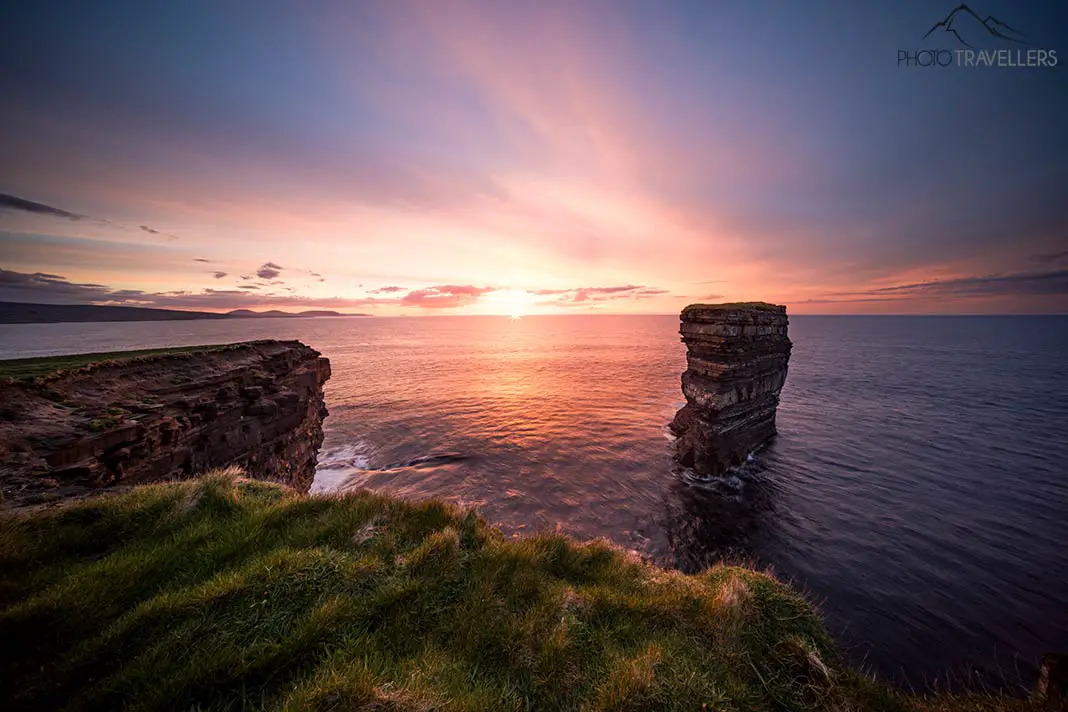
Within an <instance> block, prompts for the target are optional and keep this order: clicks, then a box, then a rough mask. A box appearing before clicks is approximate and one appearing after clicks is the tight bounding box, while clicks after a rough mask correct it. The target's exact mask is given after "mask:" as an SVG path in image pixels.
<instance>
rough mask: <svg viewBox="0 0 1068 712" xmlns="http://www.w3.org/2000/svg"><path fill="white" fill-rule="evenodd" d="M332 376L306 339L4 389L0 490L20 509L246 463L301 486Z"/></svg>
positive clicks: (117, 364) (108, 364)
mask: <svg viewBox="0 0 1068 712" xmlns="http://www.w3.org/2000/svg"><path fill="white" fill-rule="evenodd" d="M329 377H330V362H329V361H328V360H327V359H325V358H322V357H320V355H319V352H318V351H315V350H314V349H312V348H310V347H308V346H305V345H304V344H302V343H300V342H299V341H255V342H248V343H241V344H232V345H228V346H223V347H205V348H204V349H203V350H197V351H191V352H183V353H173V354H162V355H154V356H145V357H139V358H131V359H119V360H112V361H104V362H101V363H97V364H92V365H89V366H86V367H84V368H80V369H77V370H74V371H69V372H60V373H54V374H51V375H48V376H44V377H41V378H37V379H34V380H21V381H19V380H14V381H9V382H6V383H5V382H0V404H2V406H3V407H2V408H0V486H2V487H3V491H4V495H5V499H6V500H7V501H8V502H9V503H11V502H15V503H18V502H19V501H20V500H21V501H32V500H33V499H41V496H42V495H46V496H47V495H49V494H50V495H51V496H52V498H56V497H57V496H58V497H66V496H72V495H78V494H83V493H86V492H89V491H93V490H96V489H99V488H101V487H107V486H111V485H125V484H141V483H145V482H155V481H159V480H166V479H175V478H186V477H191V476H195V475H197V474H200V473H202V472H204V471H205V470H207V469H210V468H215V467H225V466H228V465H240V466H241V467H243V468H244V469H245V470H246V472H247V473H248V475H249V476H250V477H254V478H257V479H262V480H270V481H274V482H281V483H284V484H287V485H290V486H292V487H295V488H297V489H299V490H301V491H306V490H307V489H308V488H309V487H310V485H311V482H312V479H313V478H314V476H315V465H316V456H317V453H318V450H319V447H320V445H322V442H323V427H322V422H323V418H324V417H325V416H326V414H327V410H326V406H325V404H324V401H323V389H322V386H323V383H324V382H325V381H326V380H327V379H328V378H329Z"/></svg>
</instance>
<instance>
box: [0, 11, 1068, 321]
mask: <svg viewBox="0 0 1068 712" xmlns="http://www.w3.org/2000/svg"><path fill="white" fill-rule="evenodd" d="M955 5H956V3H954V2H945V3H942V2H932V1H931V0H885V1H883V0H879V1H877V2H876V1H873V2H865V3H846V2H837V1H831V0H825V1H820V2H811V3H800V2H795V1H793V0H783V1H781V2H771V1H768V2H750V1H749V0H744V1H743V0H737V1H734V0H720V1H717V2H712V1H711V0H693V1H683V0H676V1H673V2H652V1H650V0H634V1H629V0H611V1H605V2H601V1H598V0H538V1H537V2H533V1H530V2H527V1H523V0H509V1H505V0H495V1H492V2H491V1H487V2H465V1H462V0H440V2H438V1H435V2H427V1H419V0H411V1H408V0H382V1H381V2H378V1H368V2H361V1H359V0H350V1H348V2H341V1H332V0H323V1H322V2H314V3H307V2H277V1H275V0H257V1H256V2H254V3H253V2H240V1H239V2H215V1H214V0H213V1H203V0H184V1H183V2H174V1H167V2H157V1H153V0H134V1H130V2H121V1H119V0H94V2H52V1H50V0H38V1H36V2H32V3H31V2H13V3H4V4H3V5H2V6H0V97H2V101H0V301H4V300H6V301H20V302H36V303H63V304H75V303H77V304H88V303H93V304H126V305H133V306H153V307H165V308H178V309H200V310H208V311H226V310H230V309H235V308H252V309H270V308H281V309H286V310H291V311H292V310H302V309H336V310H338V311H343V312H364V313H371V314H376V315H439V314H511V315H522V314H536V313H595V312H603V313H675V312H677V311H679V310H680V309H681V308H682V307H683V306H685V305H686V304H689V303H693V302H723V301H740V300H765V301H771V302H775V303H779V304H786V305H787V307H788V309H789V310H790V312H791V313H797V314H805V313H827V314H834V313H850V314H867V313H891V314H908V313H1068V188H1066V186H1068V129H1066V128H1065V127H1066V126H1068V5H1066V4H1064V3H1060V2H1011V1H1000V0H974V2H970V3H969V7H970V8H971V9H974V11H975V13H977V15H978V16H977V17H971V16H968V15H967V13H963V14H959V16H956V17H955V18H953V19H952V20H951V21H950V23H949V24H948V29H951V30H954V31H955V32H954V33H949V32H947V31H946V28H942V27H935V25H936V23H938V22H939V21H940V20H944V19H945V18H946V17H947V16H948V15H949V13H950V12H951V11H952V10H953V9H954V7H955ZM991 15H992V16H994V18H995V19H996V20H997V21H998V22H1000V23H1004V25H1007V26H1009V27H1010V28H1011V31H1009V30H1005V31H1004V32H1000V33H999V34H1001V35H1002V36H1000V37H999V36H995V34H994V33H992V32H990V31H989V30H988V29H987V28H988V27H994V28H1002V27H1004V25H998V24H995V23H992V22H988V23H987V24H986V25H984V24H982V23H981V22H980V18H986V17H987V16H991ZM931 29H934V32H932V34H931V35H929V36H927V37H926V38H925V37H924V34H925V33H927V32H928V30H931ZM1013 33H1015V34H1013ZM965 43H967V44H965ZM967 47H970V48H971V49H973V50H976V51H990V52H991V53H992V52H993V51H995V50H1008V52H1010V53H1012V55H1013V57H1018V56H1019V55H1017V54H1016V52H1017V50H1019V51H1020V52H1021V53H1022V54H1023V55H1025V58H1026V54H1027V52H1028V51H1029V50H1042V51H1043V52H1049V51H1053V52H1055V53H1057V54H1059V55H1060V57H1059V63H1058V64H1057V66H1014V67H999V66H957V65H956V64H951V65H950V66H944V67H943V66H926V67H921V66H915V65H913V66H909V65H908V63H907V62H906V63H905V64H901V63H900V62H899V60H898V58H899V52H901V51H905V52H907V53H912V54H913V55H915V53H916V52H918V51H919V50H923V49H935V50H943V49H944V50H949V52H948V53H946V54H943V55H940V56H941V57H942V58H948V57H950V56H952V57H953V58H954V60H956V57H957V56H958V55H957V53H956V51H957V50H962V51H963V50H964V49H966V48H967Z"/></svg>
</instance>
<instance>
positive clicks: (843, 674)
mask: <svg viewBox="0 0 1068 712" xmlns="http://www.w3.org/2000/svg"><path fill="white" fill-rule="evenodd" d="M0 571H3V576H2V577H0V641H3V644H2V645H0V700H5V701H6V707H5V709H26V710H31V709H32V710H43V709H57V708H63V709H71V710H114V709H120V708H128V709H138V710H178V709H184V710H188V709H201V710H207V709H213V710H224V709H228V710H237V709H269V710H305V709H313V710H350V709H361V710H438V709H440V710H468V709H471V710H476V709H477V710H554V709H583V710H624V709H626V710H702V709H708V710H734V711H742V710H842V711H844V710H913V709H916V710H921V709H923V710H987V709H1009V708H1019V709H1028V707H1027V704H1026V703H1025V702H1023V701H1011V700H1001V699H997V698H990V697H972V698H947V697H942V698H932V699H921V698H916V697H909V696H905V695H903V694H900V693H897V692H894V691H892V690H890V689H889V688H887V687H885V686H883V685H881V684H879V683H876V682H874V681H873V680H871V679H870V678H868V677H866V676H864V675H863V674H861V673H859V672H857V671H855V670H852V669H850V668H849V667H847V666H846V665H845V664H844V663H843V662H842V661H841V660H840V659H839V657H838V655H837V653H836V652H835V649H834V646H833V644H832V642H831V641H830V639H829V638H828V636H827V634H826V632H825V631H824V629H823V626H822V625H821V622H820V620H819V618H818V616H817V615H816V613H815V612H814V611H813V609H812V608H811V607H810V606H809V605H808V604H807V603H806V602H805V601H804V600H803V599H802V598H801V597H800V596H799V595H798V594H797V593H796V592H794V591H793V590H791V589H790V588H789V587H787V586H785V585H783V584H781V583H779V582H777V581H776V580H774V579H773V578H770V577H768V576H765V575H763V574H760V573H757V572H754V571H751V570H749V569H745V568H739V567H732V566H717V567H715V568H713V569H710V570H709V571H707V572H705V573H703V574H700V575H695V576H688V575H684V574H681V573H678V572H673V571H664V570H661V569H658V568H655V567H653V566H649V565H647V564H644V563H642V562H640V561H638V560H636V559H635V558H633V557H630V556H628V555H627V554H626V553H624V552H622V551H620V550H619V549H617V548H614V547H612V546H610V545H608V544H606V543H603V542H592V543H583V544H580V543H576V542H574V541H572V540H570V539H568V538H567V537H565V536H563V535H559V534H542V535H538V536H535V537H531V538H526V539H520V540H512V539H506V538H504V537H503V536H502V535H501V534H500V533H499V532H498V531H496V530H495V529H493V528H491V527H490V526H488V525H487V524H486V523H485V522H484V521H482V520H481V519H479V518H478V517H477V516H475V515H474V514H472V513H465V512H462V511H459V510H456V509H452V508H450V507H447V506H445V505H443V504H441V503H437V502H426V503H421V504H411V503H405V502H401V501H398V500H394V499H389V498H386V497H382V496H377V495H373V494H369V493H366V492H359V493H351V494H347V495H342V496H337V497H307V496H303V495H299V494H296V493H294V492H292V491H290V490H288V489H286V488H283V487H279V486H275V485H270V484H266V483H262V482H256V481H249V480H243V479H240V478H235V477H234V474H233V473H223V474H219V475H214V476H209V477H206V478H204V479H201V480H198V481H191V482H185V483H180V484H166V485H152V486H145V487H139V488H136V489H134V490H132V491H129V492H127V493H124V494H120V495H116V496H109V497H98V498H95V499H91V500H86V501H82V502H78V503H74V504H71V505H68V506H62V507H56V508H53V509H45V510H40V511H37V512H34V513H28V514H22V515H18V516H7V517H4V518H0Z"/></svg>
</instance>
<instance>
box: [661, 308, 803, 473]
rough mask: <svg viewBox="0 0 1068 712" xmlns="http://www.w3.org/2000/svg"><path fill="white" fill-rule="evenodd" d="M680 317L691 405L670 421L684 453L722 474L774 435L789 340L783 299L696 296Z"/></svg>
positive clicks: (686, 459)
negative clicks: (701, 299) (728, 300)
mask: <svg viewBox="0 0 1068 712" xmlns="http://www.w3.org/2000/svg"><path fill="white" fill-rule="evenodd" d="M681 320H682V323H681V326H680V328H679V333H680V334H681V335H682V341H683V342H684V343H685V344H686V365H687V368H686V371H685V373H683V374H682V392H683V395H685V396H686V405H685V406H684V407H683V408H682V409H681V410H679V412H678V413H676V414H675V419H674V420H673V421H672V423H671V429H672V431H673V432H674V433H675V435H677V436H678V440H677V452H678V457H679V461H680V462H681V463H682V464H683V465H684V466H686V467H692V468H693V469H694V471H695V472H697V473H698V474H700V475H721V474H723V473H724V472H726V471H727V470H728V469H729V468H731V467H737V466H738V465H741V464H742V463H743V462H745V460H746V458H747V457H748V456H749V455H750V454H751V453H752V452H754V451H755V450H756V449H757V448H759V447H760V446H761V445H763V444H764V443H766V442H767V441H768V440H769V439H770V438H772V437H773V436H774V435H775V409H776V407H777V406H778V404H779V392H780V391H781V390H782V387H783V384H785V383H786V370H787V362H788V361H789V360H790V349H791V348H792V344H791V342H790V339H789V338H788V337H787V327H788V323H789V321H788V319H787V316H786V307H783V306H776V305H774V304H766V303H764V302H746V303H738V304H692V305H690V306H688V307H686V308H685V309H683V310H682V315H681Z"/></svg>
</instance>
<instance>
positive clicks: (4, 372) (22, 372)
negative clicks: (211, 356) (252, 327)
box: [0, 344, 233, 380]
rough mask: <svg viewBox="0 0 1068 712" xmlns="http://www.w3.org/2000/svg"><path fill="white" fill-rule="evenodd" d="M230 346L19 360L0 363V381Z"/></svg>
mask: <svg viewBox="0 0 1068 712" xmlns="http://www.w3.org/2000/svg"><path fill="white" fill-rule="evenodd" d="M230 346H233V344H212V345H208V346H178V347H174V348H169V349H143V350H140V351H112V352H109V353H99V354H73V355H71V356H45V357H42V358H20V359H9V360H6V361H0V378H13V379H16V380H21V379H29V378H37V377H40V376H47V375H50V374H52V373H57V372H59V371H70V370H73V369H77V368H82V367H84V366H89V365H92V364H98V363H103V362H105V361H126V360H129V359H133V358H144V357H146V356H163V355H166V354H183V353H193V352H195V351H218V350H221V349H225V348H228V347H230Z"/></svg>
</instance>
